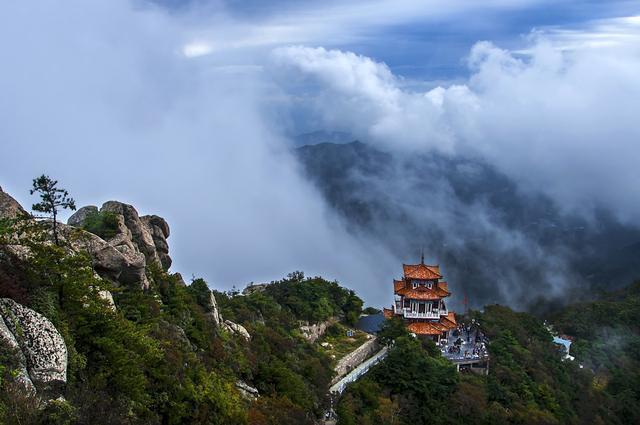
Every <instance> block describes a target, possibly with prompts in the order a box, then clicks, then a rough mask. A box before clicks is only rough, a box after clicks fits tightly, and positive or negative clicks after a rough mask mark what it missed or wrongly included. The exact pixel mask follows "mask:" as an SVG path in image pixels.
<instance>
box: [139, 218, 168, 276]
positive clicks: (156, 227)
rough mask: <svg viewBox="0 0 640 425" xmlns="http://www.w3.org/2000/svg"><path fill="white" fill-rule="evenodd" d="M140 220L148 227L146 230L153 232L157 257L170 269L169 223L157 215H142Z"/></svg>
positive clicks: (166, 268)
mask: <svg viewBox="0 0 640 425" xmlns="http://www.w3.org/2000/svg"><path fill="white" fill-rule="evenodd" d="M140 220H141V221H142V224H143V225H144V226H145V227H146V230H147V231H148V232H149V233H151V238H152V240H153V245H154V247H155V255H156V257H157V259H158V260H159V261H160V264H162V267H164V269H165V270H169V267H171V257H169V244H168V243H167V238H168V237H169V234H170V232H169V224H168V223H167V222H166V220H165V219H164V218H162V217H158V216H157V215H145V216H142V217H140Z"/></svg>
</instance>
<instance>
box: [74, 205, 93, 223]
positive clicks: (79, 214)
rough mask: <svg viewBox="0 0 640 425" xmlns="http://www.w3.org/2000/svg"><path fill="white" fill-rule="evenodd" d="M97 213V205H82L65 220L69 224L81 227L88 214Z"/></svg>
mask: <svg viewBox="0 0 640 425" xmlns="http://www.w3.org/2000/svg"><path fill="white" fill-rule="evenodd" d="M97 213H98V207H96V206H95V205H87V206H86V207H82V208H80V209H79V210H77V211H76V212H75V213H73V214H72V215H71V217H69V219H68V220H67V224H68V225H69V226H75V227H82V224H83V223H84V222H85V220H86V219H87V217H88V216H90V215H92V214H97Z"/></svg>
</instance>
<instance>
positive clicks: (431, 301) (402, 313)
mask: <svg viewBox="0 0 640 425" xmlns="http://www.w3.org/2000/svg"><path fill="white" fill-rule="evenodd" d="M402 268H403V276H402V279H400V280H394V281H393V294H394V304H393V305H392V307H391V309H386V308H385V309H384V315H385V317H387V318H389V317H394V316H396V317H401V318H402V319H403V320H404V322H405V324H406V326H407V330H409V332H411V333H413V334H416V335H418V336H423V337H428V338H430V339H432V340H434V341H435V342H440V340H441V339H447V338H448V337H449V332H450V331H451V330H453V329H456V328H457V327H458V324H457V323H456V317H455V313H454V312H453V311H449V310H448V309H447V306H446V304H445V298H447V297H449V296H450V295H451V293H450V292H449V287H448V285H447V282H444V281H443V280H442V275H441V274H440V267H439V266H430V265H426V264H425V263H424V256H423V257H422V258H421V260H420V264H403V265H402Z"/></svg>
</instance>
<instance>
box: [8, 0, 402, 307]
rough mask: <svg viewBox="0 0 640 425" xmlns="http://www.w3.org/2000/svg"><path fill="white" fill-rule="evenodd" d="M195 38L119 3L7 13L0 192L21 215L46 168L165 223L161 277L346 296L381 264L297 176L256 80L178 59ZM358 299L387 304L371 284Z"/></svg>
mask: <svg viewBox="0 0 640 425" xmlns="http://www.w3.org/2000/svg"><path fill="white" fill-rule="evenodd" d="M69 22H73V25H70V24H69ZM26 28H30V30H29V31H26V30H25V29H26ZM191 36H192V27H191V26H190V25H189V24H188V23H185V22H183V21H182V20H181V19H177V18H175V17H173V16H171V15H169V14H166V13H163V12H162V11H161V10H158V9H153V8H152V9H145V8H134V7H133V6H132V5H131V4H130V3H129V2H128V1H124V0H109V1H105V2H95V3H94V2H85V1H82V0H69V1H68V2H65V4H64V5H61V4H59V3H58V2H40V1H37V2H29V1H22V2H18V3H12V4H10V5H8V4H7V5H4V6H3V13H2V14H0V50H2V52H3V66H2V67H1V68H0V92H1V93H2V96H1V97H0V143H1V150H2V155H0V170H2V179H3V180H2V182H1V183H2V187H3V188H4V189H5V190H7V191H9V192H10V193H12V194H13V195H15V196H16V197H17V198H18V199H19V200H20V201H21V202H22V203H23V204H24V205H25V206H28V205H30V201H31V199H29V197H28V192H27V189H28V187H29V185H30V181H31V179H32V178H33V177H35V176H37V175H39V174H41V173H43V172H45V173H48V174H50V175H52V176H54V177H55V178H57V179H58V180H59V181H60V182H61V184H62V185H63V187H65V188H67V189H68V190H69V191H70V192H71V193H72V195H73V196H74V197H75V199H76V201H77V203H78V204H79V206H80V205H86V204H89V203H93V204H98V205H100V204H101V203H102V202H105V201H107V200H110V199H117V200H121V201H123V202H128V203H131V204H133V205H135V206H136V207H137V208H138V209H139V211H140V212H141V213H142V214H148V213H153V214H159V215H161V216H164V217H165V218H166V219H167V220H168V222H169V223H170V225H171V228H172V232H171V238H170V240H169V243H170V246H171V255H172V257H173V259H174V267H173V269H174V270H177V271H180V272H182V273H183V274H184V275H185V277H190V276H191V275H192V273H193V274H195V275H196V276H204V277H205V278H206V279H207V280H208V281H209V282H210V283H211V284H212V285H213V286H214V287H216V288H218V289H229V288H230V287H231V285H233V284H236V285H238V286H240V287H242V286H243V285H244V284H246V283H248V282H250V281H265V280H267V281H268V280H270V279H276V278H281V277H283V276H284V275H285V274H286V273H288V272H291V271H294V270H304V271H305V272H307V273H308V274H322V275H325V276H326V277H328V278H337V279H339V280H340V281H341V282H342V283H343V284H344V285H347V286H350V287H358V286H360V285H362V284H363V283H366V282H371V281H373V280H374V279H376V277H377V276H379V275H380V274H382V272H381V270H383V269H385V267H387V266H386V265H385V261H384V260H383V261H381V260H380V258H389V256H388V255H387V254H381V253H380V252H379V248H376V246H375V245H370V244H367V243H366V241H361V240H359V239H356V238H354V237H352V236H350V235H349V233H348V232H347V231H346V230H345V228H344V226H343V225H342V223H341V222H340V221H338V220H337V219H336V218H335V217H334V215H333V213H332V212H331V211H330V210H329V209H328V208H327V206H326V205H325V203H324V201H323V200H322V198H321V197H320V196H319V195H318V194H317V193H316V191H315V189H314V188H313V187H312V186H311V185H310V184H308V183H307V182H306V181H305V179H304V178H302V177H301V176H300V173H299V172H298V169H297V166H296V163H295V161H294V160H293V159H292V158H291V156H290V154H289V150H288V149H289V146H288V144H287V141H286V140H284V139H283V138H282V137H281V136H280V135H279V131H278V127H277V125H275V123H274V122H272V121H270V120H269V119H268V118H269V117H268V116H267V115H265V113H264V110H263V109H262V108H263V106H264V101H263V100H264V99H269V98H270V96H271V94H272V93H271V92H270V89H269V87H268V84H267V82H266V81H263V79H262V77H261V73H260V71H259V70H260V68H251V67H249V68H247V67H246V66H241V67H238V66H237V62H240V63H250V58H246V57H243V56H242V55H239V54H233V53H230V52H223V51H217V52H216V53H215V54H214V55H211V57H210V58H209V57H202V56H201V57H200V59H199V60H189V59H188V58H185V56H184V55H183V54H176V52H180V48H181V46H183V45H184V40H187V39H190V37H191ZM15 40H21V42H20V43H19V44H15ZM208 48H209V47H207V45H206V44H192V45H190V48H188V49H186V50H184V51H183V53H184V54H186V55H187V56H190V57H195V56H198V55H202V54H203V53H204V52H206V51H207V50H208ZM247 70H248V71H250V72H246V71H247ZM364 247H366V249H365V248H364ZM378 254H379V255H378ZM364 295H365V296H366V297H367V299H368V300H369V301H370V302H381V301H382V300H386V298H387V293H386V288H384V287H382V286H381V287H380V288H375V289H374V290H371V291H368V292H367V293H366V294H364Z"/></svg>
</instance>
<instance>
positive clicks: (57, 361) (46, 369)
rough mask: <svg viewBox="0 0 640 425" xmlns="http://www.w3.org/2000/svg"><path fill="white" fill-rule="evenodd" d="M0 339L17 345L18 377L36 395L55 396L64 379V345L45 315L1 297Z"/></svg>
mask: <svg viewBox="0 0 640 425" xmlns="http://www.w3.org/2000/svg"><path fill="white" fill-rule="evenodd" d="M0 315H1V316H2V318H1V321H2V324H0V338H2V339H3V340H4V341H5V342H6V343H7V344H8V345H9V346H10V347H12V348H16V349H17V350H16V352H17V353H18V354H17V355H18V359H17V360H18V362H19V363H20V365H21V369H22V373H20V374H19V377H18V379H19V380H20V381H22V382H23V383H24V384H25V387H26V388H27V389H28V390H30V391H33V390H34V388H35V389H36V392H37V393H38V394H45V395H47V396H49V397H52V398H55V396H56V395H59V394H60V393H61V390H62V388H63V387H64V385H65V384H66V382H67V346H66V345H65V343H64V339H63V338H62V336H61V335H60V333H59V332H58V330H57V329H56V328H55V327H54V326H53V324H52V323H51V322H50V321H49V320H48V319H47V318H46V317H44V316H42V315H41V314H39V313H36V312H35V311H33V310H31V309H30V308H27V307H25V306H23V305H21V304H18V303H17V302H15V301H13V300H12V299H9V298H0Z"/></svg>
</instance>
